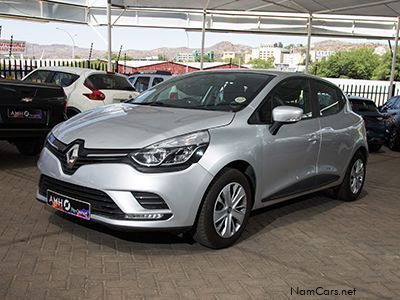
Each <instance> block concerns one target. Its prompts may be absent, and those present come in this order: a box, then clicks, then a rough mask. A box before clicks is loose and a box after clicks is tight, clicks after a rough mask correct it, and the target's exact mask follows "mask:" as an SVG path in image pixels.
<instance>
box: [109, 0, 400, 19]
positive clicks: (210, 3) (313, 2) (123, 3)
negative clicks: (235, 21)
mask: <svg viewBox="0 0 400 300" xmlns="http://www.w3.org/2000/svg"><path fill="white" fill-rule="evenodd" d="M111 2H112V4H113V5H116V6H120V7H130V8H164V9H207V10H225V11H240V12H245V11H253V12H263V13H265V12H279V13H307V14H309V13H311V14H341V15H358V16H380V17H397V16H399V15H400V1H395V0H380V1H379V0H335V1H326V0H236V1H235V0H164V1H158V0H112V1H111Z"/></svg>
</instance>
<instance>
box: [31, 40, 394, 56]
mask: <svg viewBox="0 0 400 300" xmlns="http://www.w3.org/2000/svg"><path fill="white" fill-rule="evenodd" d="M379 46H384V47H386V46H385V45H383V44H379V43H352V42H345V41H340V40H325V41H321V42H317V43H313V44H312V45H311V49H312V50H330V51H339V50H348V49H351V48H355V47H371V48H376V47H379ZM252 48H253V47H250V46H246V45H241V44H233V43H231V42H227V41H223V42H220V43H217V44H215V45H213V46H211V47H208V48H205V51H206V52H207V51H214V54H215V57H216V58H217V59H218V58H220V57H221V56H222V53H223V52H224V51H234V52H238V53H246V52H250V51H251V49H252ZM194 50H198V51H200V48H187V47H176V48H167V47H163V48H157V49H152V50H136V49H122V54H121V59H123V55H124V53H126V55H129V56H131V57H133V58H135V59H143V58H145V57H152V56H156V57H157V56H159V55H162V56H164V57H166V58H167V59H168V60H171V59H174V58H175V56H176V54H177V53H187V52H193V51H194ZM293 50H294V51H296V50H297V51H301V50H302V51H304V50H305V48H304V46H303V47H295V48H293ZM89 51H90V50H89V48H82V47H75V57H77V58H82V59H88V58H89ZM42 54H43V58H71V56H72V47H71V45H60V44H53V45H39V44H32V43H26V50H25V57H29V58H32V57H35V58H40V57H41V56H42ZM105 57H106V51H103V50H93V52H92V58H105Z"/></svg>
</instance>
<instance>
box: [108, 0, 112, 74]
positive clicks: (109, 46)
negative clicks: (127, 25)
mask: <svg viewBox="0 0 400 300" xmlns="http://www.w3.org/2000/svg"><path fill="white" fill-rule="evenodd" d="M111 54H112V44H111V0H108V1H107V71H108V72H112V63H111Z"/></svg>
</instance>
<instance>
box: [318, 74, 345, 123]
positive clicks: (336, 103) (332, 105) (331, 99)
mask: <svg viewBox="0 0 400 300" xmlns="http://www.w3.org/2000/svg"><path fill="white" fill-rule="evenodd" d="M314 90H315V93H316V98H317V101H318V103H319V112H320V116H330V115H334V114H336V113H338V112H339V111H340V110H341V109H342V103H343V99H342V97H340V98H339V96H338V93H337V91H336V89H335V88H334V87H331V86H329V85H326V84H323V83H321V82H317V81H315V82H314Z"/></svg>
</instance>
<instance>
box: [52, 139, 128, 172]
mask: <svg viewBox="0 0 400 300" xmlns="http://www.w3.org/2000/svg"><path fill="white" fill-rule="evenodd" d="M75 144H79V145H80V148H79V156H78V158H77V159H76V161H75V163H74V164H73V166H68V163H67V152H68V150H69V149H70V148H71V147H72V146H73V145H75ZM45 147H46V148H47V149H49V150H50V152H51V153H53V154H54V156H56V157H57V159H58V160H59V161H60V163H61V167H62V170H63V172H64V173H65V174H68V175H72V174H74V173H75V171H76V170H77V169H79V168H80V167H81V166H84V165H89V164H96V163H97V164H99V163H130V161H129V158H128V153H129V150H103V149H85V148H84V145H83V141H82V140H77V141H75V142H73V143H71V144H70V145H65V144H63V143H62V142H60V141H58V140H56V139H54V141H53V144H52V143H50V142H48V141H46V144H45Z"/></svg>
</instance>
